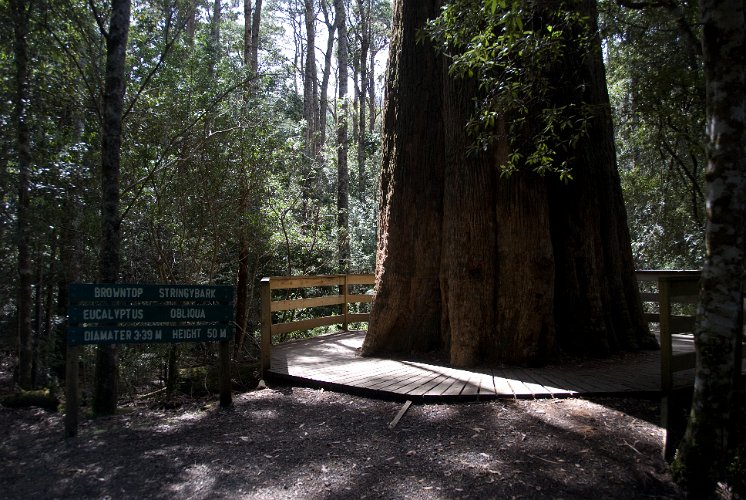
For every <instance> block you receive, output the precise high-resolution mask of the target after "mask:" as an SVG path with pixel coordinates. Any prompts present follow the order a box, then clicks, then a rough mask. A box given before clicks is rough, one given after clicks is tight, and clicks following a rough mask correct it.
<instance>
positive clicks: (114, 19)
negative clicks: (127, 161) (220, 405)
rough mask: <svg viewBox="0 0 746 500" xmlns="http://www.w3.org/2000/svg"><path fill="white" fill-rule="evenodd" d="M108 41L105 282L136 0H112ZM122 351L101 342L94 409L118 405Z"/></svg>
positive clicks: (116, 247)
mask: <svg viewBox="0 0 746 500" xmlns="http://www.w3.org/2000/svg"><path fill="white" fill-rule="evenodd" d="M98 23H99V26H100V27H101V31H102V34H103V35H104V38H105V39H106V75H105V80H104V102H103V123H102V127H101V136H102V141H101V191H102V194H103V200H102V207H101V220H102V245H101V263H100V271H99V272H100V277H101V281H102V282H103V283H116V282H117V280H118V279H119V268H120V261H121V257H120V247H121V218H120V215H119V165H120V152H121V142H122V110H123V102H124V89H125V83H126V80H125V76H126V73H125V65H124V63H125V54H126V49H127V37H128V35H129V25H130V0H112V4H111V19H110V21H109V28H108V30H105V29H104V28H103V26H104V24H103V20H102V19H98ZM118 379H119V374H118V368H117V351H116V348H115V347H114V346H113V345H101V346H99V347H98V349H97V351H96V387H95V392H94V395H93V411H94V412H95V413H98V414H112V413H114V412H115V411H116V408H117V394H118V390H117V385H118Z"/></svg>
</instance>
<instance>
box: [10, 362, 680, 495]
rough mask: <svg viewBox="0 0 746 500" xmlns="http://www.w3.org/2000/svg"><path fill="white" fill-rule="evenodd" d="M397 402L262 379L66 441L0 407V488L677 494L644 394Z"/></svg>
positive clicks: (108, 420)
mask: <svg viewBox="0 0 746 500" xmlns="http://www.w3.org/2000/svg"><path fill="white" fill-rule="evenodd" d="M0 375H2V374H0ZM5 375H8V374H7V373H5ZM0 378H1V377H0ZM6 381H7V378H6ZM6 388H7V386H6V385H5V384H2V380H0V389H3V390H5V389H6ZM401 408H402V404H401V403H394V402H387V401H380V400H371V399H365V398H360V397H355V396H350V395H347V394H340V393H335V392H329V391H323V390H314V389H307V388H299V387H287V386H276V387H270V388H268V389H263V390H256V391H250V392H245V393H239V394H235V396H234V405H233V407H232V408H230V409H227V410H224V409H220V408H218V406H217V402H216V401H215V400H207V399H203V400H196V399H190V398H183V399H182V400H181V401H180V405H179V406H178V408H176V409H172V410H166V409H163V406H162V405H160V406H159V405H154V403H153V402H152V401H151V402H150V403H148V404H145V403H141V404H134V403H131V404H129V405H127V406H124V407H123V408H122V409H121V412H120V413H119V414H117V415H116V416H113V417H103V418H95V419H93V418H86V419H83V421H82V423H81V426H80V430H79V435H78V436H77V437H75V438H71V439H65V438H64V437H63V415H62V414H61V413H52V412H48V411H45V410H42V409H39V408H24V409H11V408H5V407H2V406H0V496H1V497H3V498H7V499H15V498H18V499H26V498H62V497H70V498H190V499H191V498H247V499H272V500H275V499H282V498H303V499H325V498H350V499H364V498H423V499H431V498H448V499H455V498H553V499H557V498H682V497H683V495H682V493H681V491H680V490H679V489H678V488H677V486H676V485H675V484H674V483H673V482H672V481H671V477H670V475H669V474H668V472H667V467H666V464H665V462H664V461H663V460H662V458H661V443H662V437H663V431H662V429H661V428H660V427H659V426H658V425H656V423H657V422H658V421H659V411H660V408H659V404H658V402H657V401H650V400H645V399H634V398H623V399H622V398H604V399H579V398H570V399H543V400H497V401H490V402H480V403H471V404H452V405H444V404H432V405H412V406H411V407H410V408H409V409H408V411H407V412H406V413H405V414H404V415H403V417H402V418H401V420H400V421H399V422H398V424H397V425H396V426H395V427H393V428H390V424H391V423H392V421H393V420H394V417H395V416H396V415H397V413H398V412H399V410H400V409H401Z"/></svg>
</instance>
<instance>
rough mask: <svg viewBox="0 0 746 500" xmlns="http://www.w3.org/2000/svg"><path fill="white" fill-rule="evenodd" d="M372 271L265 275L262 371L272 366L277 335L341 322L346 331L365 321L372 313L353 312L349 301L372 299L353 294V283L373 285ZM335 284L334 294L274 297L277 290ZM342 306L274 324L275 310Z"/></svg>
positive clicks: (262, 315) (368, 300) (262, 286)
mask: <svg viewBox="0 0 746 500" xmlns="http://www.w3.org/2000/svg"><path fill="white" fill-rule="evenodd" d="M374 283H375V276H373V275H372V274H337V275H329V276H274V277H270V278H262V283H261V323H262V371H263V372H264V371H266V370H268V369H269V368H270V363H271V352H272V342H273V339H274V337H275V336H277V335H283V334H287V333H290V332H294V331H302V330H310V329H312V328H318V327H320V326H329V325H336V324H341V325H342V330H347V328H348V326H349V324H350V323H365V322H367V321H368V317H369V313H353V312H350V311H349V305H350V304H359V303H366V302H367V303H370V302H373V298H374V296H373V295H371V294H367V293H366V294H361V293H350V287H351V286H353V285H371V286H372V285H373V284H374ZM321 287H327V288H328V287H332V288H331V290H333V293H331V294H323V295H320V296H317V297H310V298H290V299H288V298H283V299H276V300H275V299H273V297H272V292H273V291H275V290H292V289H296V290H302V289H307V288H321ZM328 306H341V312H340V314H331V315H327V316H315V317H312V318H307V319H302V320H298V321H290V322H284V323H274V322H273V320H272V313H275V312H282V311H296V310H299V309H309V308H317V307H328Z"/></svg>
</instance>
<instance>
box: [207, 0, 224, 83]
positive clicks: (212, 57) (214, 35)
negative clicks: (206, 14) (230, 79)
mask: <svg viewBox="0 0 746 500" xmlns="http://www.w3.org/2000/svg"><path fill="white" fill-rule="evenodd" d="M221 10H222V5H221V2H220V0H214V2H213V4H212V20H211V22H210V39H209V45H208V48H209V60H208V62H207V64H208V66H207V74H208V76H209V77H210V79H213V78H215V71H216V68H217V63H218V60H219V59H220V18H221Z"/></svg>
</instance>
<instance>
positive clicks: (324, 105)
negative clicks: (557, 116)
mask: <svg viewBox="0 0 746 500" xmlns="http://www.w3.org/2000/svg"><path fill="white" fill-rule="evenodd" d="M321 9H322V11H323V12H324V24H326V52H325V53H324V69H323V71H322V76H321V87H320V89H319V134H320V136H321V137H320V143H321V146H322V147H323V146H324V145H325V144H326V117H327V115H328V112H329V98H328V96H327V94H328V92H329V79H330V78H331V73H332V56H333V52H334V34H335V33H336V31H337V22H336V20H333V19H331V16H330V15H329V14H330V12H329V6H328V5H327V3H326V2H323V1H322V2H321ZM334 114H335V115H336V113H334Z"/></svg>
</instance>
